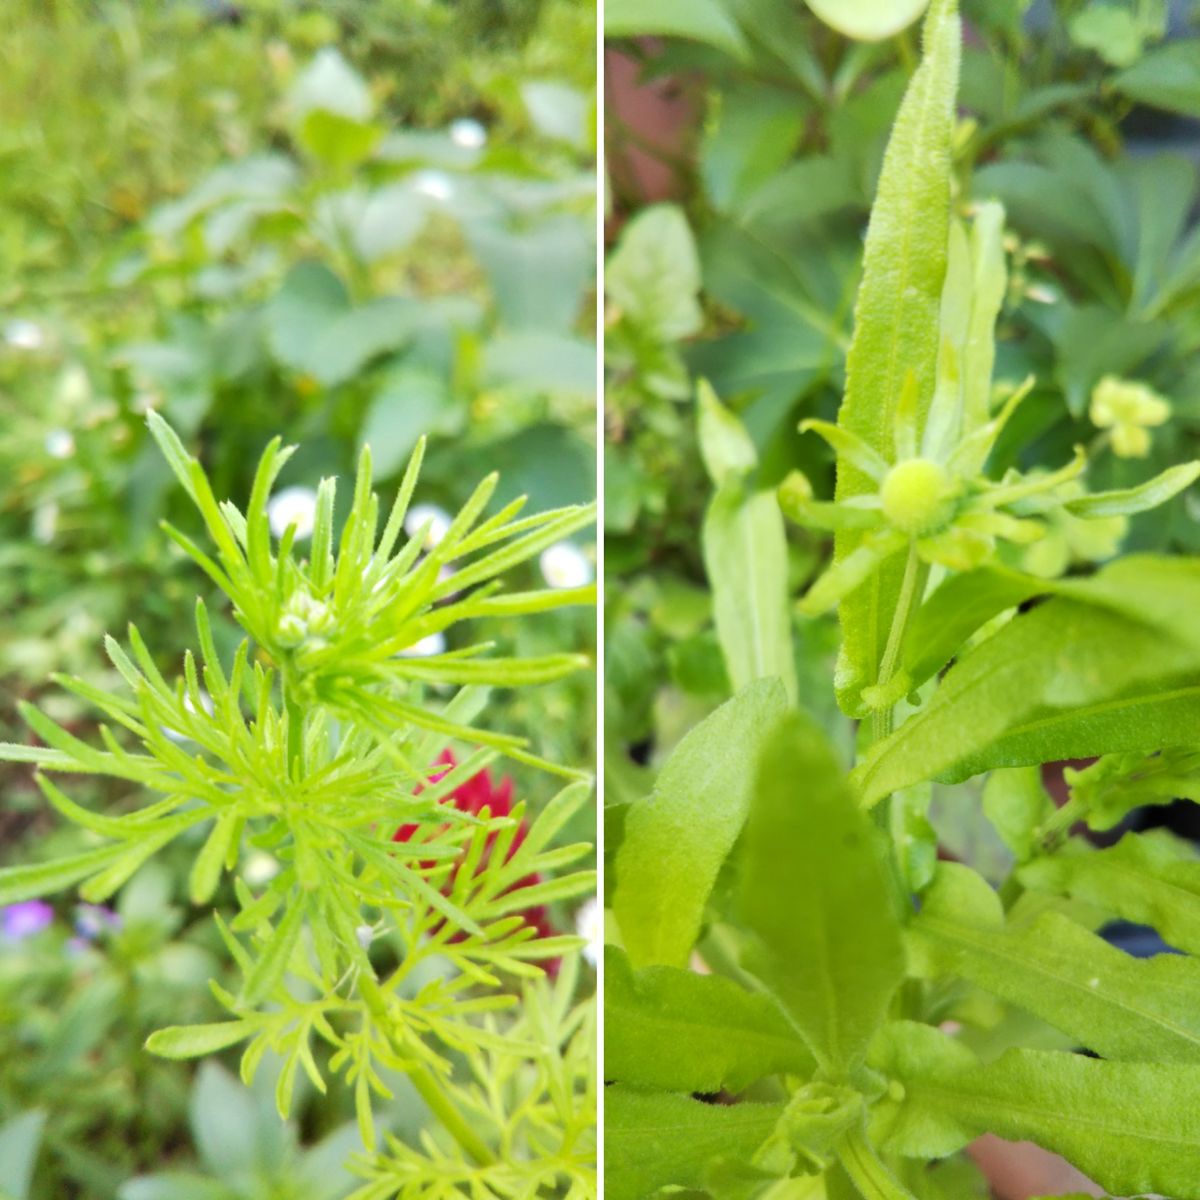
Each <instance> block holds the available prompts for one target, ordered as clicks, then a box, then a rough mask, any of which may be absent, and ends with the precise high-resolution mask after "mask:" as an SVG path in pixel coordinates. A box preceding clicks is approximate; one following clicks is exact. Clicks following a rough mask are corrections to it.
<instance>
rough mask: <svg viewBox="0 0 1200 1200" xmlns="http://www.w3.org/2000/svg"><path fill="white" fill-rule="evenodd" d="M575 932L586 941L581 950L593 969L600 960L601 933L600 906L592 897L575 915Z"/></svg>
mask: <svg viewBox="0 0 1200 1200" xmlns="http://www.w3.org/2000/svg"><path fill="white" fill-rule="evenodd" d="M575 932H576V933H577V934H579V936H580V937H581V938H586V939H587V945H586V946H584V948H583V957H584V958H586V959H587V960H588V962H590V963H591V964H592V966H593V967H594V966H595V965H596V963H597V961H598V960H599V958H600V942H601V936H602V933H603V922H602V921H601V919H600V905H599V903H598V902H597V901H596V898H595V897H594V896H593V897H592V899H590V900H589V901H587V903H586V904H584V905H583V907H582V908H580V910H579V911H578V912H577V913H576V914H575Z"/></svg>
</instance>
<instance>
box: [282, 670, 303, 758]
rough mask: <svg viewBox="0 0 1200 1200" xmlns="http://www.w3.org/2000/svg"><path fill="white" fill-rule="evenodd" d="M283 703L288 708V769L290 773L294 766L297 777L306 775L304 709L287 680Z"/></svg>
mask: <svg viewBox="0 0 1200 1200" xmlns="http://www.w3.org/2000/svg"><path fill="white" fill-rule="evenodd" d="M283 703H284V707H285V709H286V710H287V769H288V774H289V775H290V774H291V772H292V770H293V767H294V769H295V772H296V778H297V779H302V778H303V777H304V768H305V764H304V710H303V709H302V708H301V707H300V705H299V704H298V703H297V702H296V698H295V694H294V693H293V691H292V689H291V687H289V686H288V684H287V683H286V682H285V683H284V685H283Z"/></svg>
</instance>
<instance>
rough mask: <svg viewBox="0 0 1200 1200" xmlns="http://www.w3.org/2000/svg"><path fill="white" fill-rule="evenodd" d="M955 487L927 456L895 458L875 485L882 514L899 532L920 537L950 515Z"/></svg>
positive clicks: (938, 526)
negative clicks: (897, 460)
mask: <svg viewBox="0 0 1200 1200" xmlns="http://www.w3.org/2000/svg"><path fill="white" fill-rule="evenodd" d="M956 495H957V488H956V487H955V484H954V480H953V479H952V478H951V476H950V473H949V472H948V471H947V470H946V468H945V467H943V466H941V465H940V464H938V463H935V462H930V461H929V459H927V458H910V459H906V460H905V461H904V462H898V463H897V464H896V465H895V466H894V467H893V468H892V469H891V470H890V471H889V472H888V473H887V477H886V478H885V479H884V481H883V486H882V487H881V488H880V489H879V499H880V501H881V502H882V504H883V515H884V516H885V517H886V518H887V519H888V522H889V523H890V524H891V525H892V526H893V527H894V528H896V529H898V530H899V531H900V532H901V533H906V534H908V536H909V537H924V536H925V535H926V534H930V533H936V532H937V531H938V530H939V529H942V528H944V527H945V526H946V525H948V524H949V523H950V521H951V520H952V519H953V517H954V507H955V504H954V502H955V499H956Z"/></svg>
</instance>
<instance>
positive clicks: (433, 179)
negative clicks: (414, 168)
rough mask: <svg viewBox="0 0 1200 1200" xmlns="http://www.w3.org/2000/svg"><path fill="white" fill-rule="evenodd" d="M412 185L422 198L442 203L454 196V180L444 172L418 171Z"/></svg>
mask: <svg viewBox="0 0 1200 1200" xmlns="http://www.w3.org/2000/svg"><path fill="white" fill-rule="evenodd" d="M412 185H413V187H414V188H415V189H416V190H417V191H418V192H420V193H421V195H422V196H428V197H429V199H430V200H438V201H441V202H442V203H444V202H445V201H447V200H449V199H450V198H451V197H452V196H453V195H454V180H453V179H451V178H450V176H449V175H447V174H446V173H445V171H418V172H417V173H416V175H414V176H413V181H412Z"/></svg>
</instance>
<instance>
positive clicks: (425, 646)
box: [400, 632, 446, 658]
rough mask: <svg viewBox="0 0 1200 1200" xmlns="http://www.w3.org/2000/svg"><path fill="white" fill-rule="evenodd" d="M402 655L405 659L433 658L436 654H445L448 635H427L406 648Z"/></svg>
mask: <svg viewBox="0 0 1200 1200" xmlns="http://www.w3.org/2000/svg"><path fill="white" fill-rule="evenodd" d="M400 653H401V654H402V655H403V656H404V657H405V658H432V657H433V656H434V655H435V654H445V653H446V635H445V634H444V633H440V632H439V633H430V634H426V636H425V637H423V638H421V640H420V641H418V642H413V644H412V645H411V646H406V647H405V648H404V649H403V650H401V651H400Z"/></svg>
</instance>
